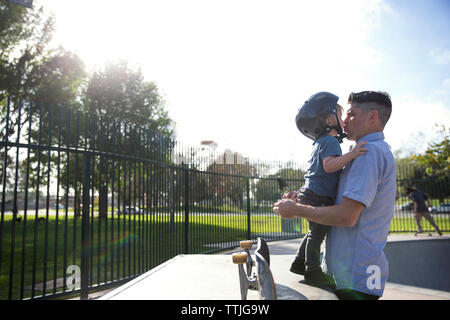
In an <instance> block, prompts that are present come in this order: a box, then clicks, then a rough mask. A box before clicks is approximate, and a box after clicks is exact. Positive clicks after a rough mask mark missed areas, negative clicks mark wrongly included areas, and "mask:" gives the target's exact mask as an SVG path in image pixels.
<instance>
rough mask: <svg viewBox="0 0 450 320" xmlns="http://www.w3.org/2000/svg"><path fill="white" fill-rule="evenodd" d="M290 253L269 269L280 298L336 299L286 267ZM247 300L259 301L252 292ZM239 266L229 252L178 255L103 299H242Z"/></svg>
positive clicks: (274, 261)
mask: <svg viewBox="0 0 450 320" xmlns="http://www.w3.org/2000/svg"><path fill="white" fill-rule="evenodd" d="M291 259H292V256H291V255H277V256H274V257H273V259H271V265H270V268H271V270H272V274H273V277H274V280H275V286H276V289H277V295H278V298H279V299H280V300H337V298H336V296H335V295H334V294H333V293H331V292H328V291H326V290H323V289H320V288H316V287H312V286H308V285H306V284H303V283H300V282H299V277H298V276H296V275H295V274H292V273H290V272H288V271H287V270H286V266H288V265H289V264H290V262H291ZM247 298H248V300H257V299H259V295H258V293H257V292H256V291H249V292H248V296H247ZM240 299H241V296H240V289H239V275H238V268H237V265H235V264H233V262H232V258H231V256H230V255H202V254H198V255H195V254H193V255H179V256H176V257H175V258H173V259H171V260H169V261H167V262H165V263H163V264H162V265H160V266H158V267H156V268H154V269H152V270H150V271H148V272H146V273H145V274H143V275H141V276H140V277H138V278H136V279H134V280H131V281H130V282H128V283H127V284H125V285H123V286H121V287H119V288H117V289H115V290H113V291H111V292H109V293H107V294H106V295H104V296H103V297H102V298H101V300H240Z"/></svg>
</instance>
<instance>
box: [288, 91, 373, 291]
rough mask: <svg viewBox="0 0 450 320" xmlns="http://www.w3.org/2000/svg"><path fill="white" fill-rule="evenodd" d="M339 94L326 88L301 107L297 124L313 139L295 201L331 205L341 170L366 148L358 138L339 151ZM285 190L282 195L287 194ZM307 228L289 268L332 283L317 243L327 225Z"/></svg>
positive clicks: (320, 283) (319, 282)
mask: <svg viewBox="0 0 450 320" xmlns="http://www.w3.org/2000/svg"><path fill="white" fill-rule="evenodd" d="M338 100H339V97H337V96H336V95H334V94H332V93H329V92H319V93H316V94H314V95H313V96H311V97H310V98H309V99H308V101H306V102H305V104H304V105H303V106H302V107H301V108H300V110H299V112H298V114H297V117H296V124H297V128H298V129H299V130H300V132H301V133H302V134H304V135H305V136H306V137H308V138H310V139H312V140H314V143H313V150H312V154H311V159H310V160H309V162H308V165H309V168H308V171H307V173H306V174H305V184H304V185H303V187H302V188H301V189H300V190H299V191H298V192H296V193H294V194H293V195H290V196H292V197H297V201H298V202H299V203H302V204H306V205H311V206H331V205H334V201H335V197H336V191H337V185H338V181H339V175H340V170H341V169H342V168H343V167H344V166H345V165H346V164H348V163H349V162H350V161H352V160H353V159H355V158H356V157H358V156H360V155H364V154H365V153H366V152H367V151H368V149H366V148H363V147H362V146H363V145H364V144H366V143H367V141H362V142H360V143H359V144H358V145H357V146H356V147H354V148H353V149H351V150H350V152H348V153H346V154H344V155H342V151H341V147H340V145H339V143H341V142H342V139H343V138H344V137H345V134H344V133H343V131H342V125H343V122H342V119H341V117H342V111H343V110H342V107H341V106H340V105H339V104H337V101H338ZM287 196H288V194H285V195H284V196H283V197H287ZM308 226H309V230H308V233H307V235H306V236H305V237H304V238H303V240H302V242H301V245H300V248H299V249H298V252H297V256H296V257H295V260H294V262H293V263H292V266H291V269H290V271H291V272H293V273H296V274H300V275H304V277H305V283H307V284H311V285H316V286H329V287H332V288H333V287H334V280H333V279H332V278H331V277H330V276H328V275H327V274H325V273H324V272H323V271H322V268H321V266H320V246H321V243H322V241H323V240H324V238H325V236H326V234H327V233H328V231H329V229H330V227H329V226H325V225H321V224H318V223H314V222H311V221H308Z"/></svg>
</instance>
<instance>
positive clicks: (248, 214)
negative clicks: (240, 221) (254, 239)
mask: <svg viewBox="0 0 450 320" xmlns="http://www.w3.org/2000/svg"><path fill="white" fill-rule="evenodd" d="M250 215H251V211H250V178H247V239H248V240H251V236H252V233H251V231H252V230H251V228H250Z"/></svg>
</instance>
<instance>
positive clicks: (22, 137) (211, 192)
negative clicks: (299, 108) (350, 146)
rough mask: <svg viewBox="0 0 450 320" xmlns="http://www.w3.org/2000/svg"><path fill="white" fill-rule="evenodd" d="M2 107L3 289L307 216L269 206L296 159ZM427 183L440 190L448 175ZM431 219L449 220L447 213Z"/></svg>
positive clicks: (298, 229)
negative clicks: (288, 216) (262, 157)
mask: <svg viewBox="0 0 450 320" xmlns="http://www.w3.org/2000/svg"><path fill="white" fill-rule="evenodd" d="M0 115H1V131H0V134H1V142H0V156H1V161H0V162H1V163H0V165H1V179H0V182H1V188H2V189H1V190H2V193H1V199H0V200H1V220H0V299H39V298H49V297H58V296H67V295H72V294H80V295H81V297H82V298H86V297H87V295H88V292H89V291H91V290H96V289H101V288H106V287H108V286H112V285H118V284H120V283H123V282H126V281H129V280H130V279H133V278H134V277H136V276H138V275H140V274H142V273H143V272H145V271H147V270H149V269H151V268H153V267H155V266H157V265H159V264H161V263H162V262H164V261H166V260H168V259H170V258H172V257H174V256H176V255H178V254H187V253H212V252H218V251H221V250H225V249H228V248H232V247H236V246H238V245H239V241H241V240H243V239H256V237H258V236H262V237H264V238H265V239H267V240H269V241H270V240H279V239H287V238H297V237H300V236H301V235H302V234H304V233H305V232H306V231H307V224H306V222H305V221H303V220H301V219H293V220H284V219H281V218H279V217H278V216H277V215H275V214H274V213H273V212H272V205H273V203H274V201H276V200H277V199H278V198H279V197H280V195H281V193H282V192H283V191H284V190H281V189H280V187H279V185H278V183H277V180H276V178H277V177H279V176H281V177H283V178H284V179H285V180H286V181H287V183H288V184H289V186H290V187H291V188H292V189H298V188H299V187H300V186H301V185H302V184H303V175H304V167H303V166H301V165H298V164H295V163H278V162H261V161H255V160H251V159H248V158H245V157H243V156H242V155H240V154H238V153H235V152H232V151H230V150H216V149H214V148H208V147H193V146H186V145H183V144H182V143H180V142H179V141H175V140H173V139H171V138H170V137H166V136H163V135H160V134H158V133H156V132H153V131H152V130H150V129H149V128H145V127H139V126H135V125H132V124H129V123H126V122H125V121H118V120H114V119H107V118H100V117H97V116H94V115H90V114H87V113H84V112H81V111H79V110H72V109H69V108H64V107H60V106H45V105H34V104H32V103H12V102H11V101H9V100H8V101H7V102H6V103H4V104H3V105H1V106H0ZM399 172H402V170H399ZM411 172H412V173H411ZM422 173H423V172H422ZM419 175H420V170H419V169H417V168H416V169H414V170H412V171H408V172H407V173H405V174H404V177H405V178H404V179H403V180H402V179H399V184H398V185H399V192H398V194H399V197H398V200H397V207H396V213H395V217H394V220H393V223H392V228H391V231H392V232H408V231H414V230H415V222H414V219H413V216H412V214H411V210H408V209H405V210H403V209H402V208H401V207H402V205H403V204H405V203H406V202H407V201H409V200H408V199H407V198H406V193H405V186H406V185H408V184H410V183H414V184H416V185H418V187H422V186H421V185H420V184H421V183H422V182H424V181H425V180H424V179H423V178H420V177H419V178H417V177H418V176H419ZM426 183H428V184H429V185H430V186H433V188H435V189H436V190H437V191H436V190H435V191H436V192H434V193H436V194H439V197H441V201H445V199H444V198H442V195H443V194H445V193H446V192H447V194H448V190H446V189H445V187H444V185H445V183H448V180H447V181H441V182H439V183H441V187H435V185H436V184H435V183H434V184H433V181H431V180H430V181H426ZM426 186H428V185H426ZM447 187H448V185H447ZM423 188H425V185H424V186H423ZM430 188H431V187H430ZM427 191H428V190H427ZM433 196H434V197H435V196H436V195H435V194H433ZM436 220H437V222H438V224H439V226H440V227H441V229H442V230H444V231H450V224H449V222H448V221H449V220H448V215H445V214H444V215H439V218H437V219H436ZM424 227H425V230H429V228H430V227H429V226H427V225H425V224H424Z"/></svg>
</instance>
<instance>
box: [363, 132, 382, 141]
mask: <svg viewBox="0 0 450 320" xmlns="http://www.w3.org/2000/svg"><path fill="white" fill-rule="evenodd" d="M376 140H384V133H383V132H380V131H377V132H372V133H369V134H366V135H365V136H364V137H362V138H361V139H359V140H358V141H356V143H359V142H360V141H376Z"/></svg>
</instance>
